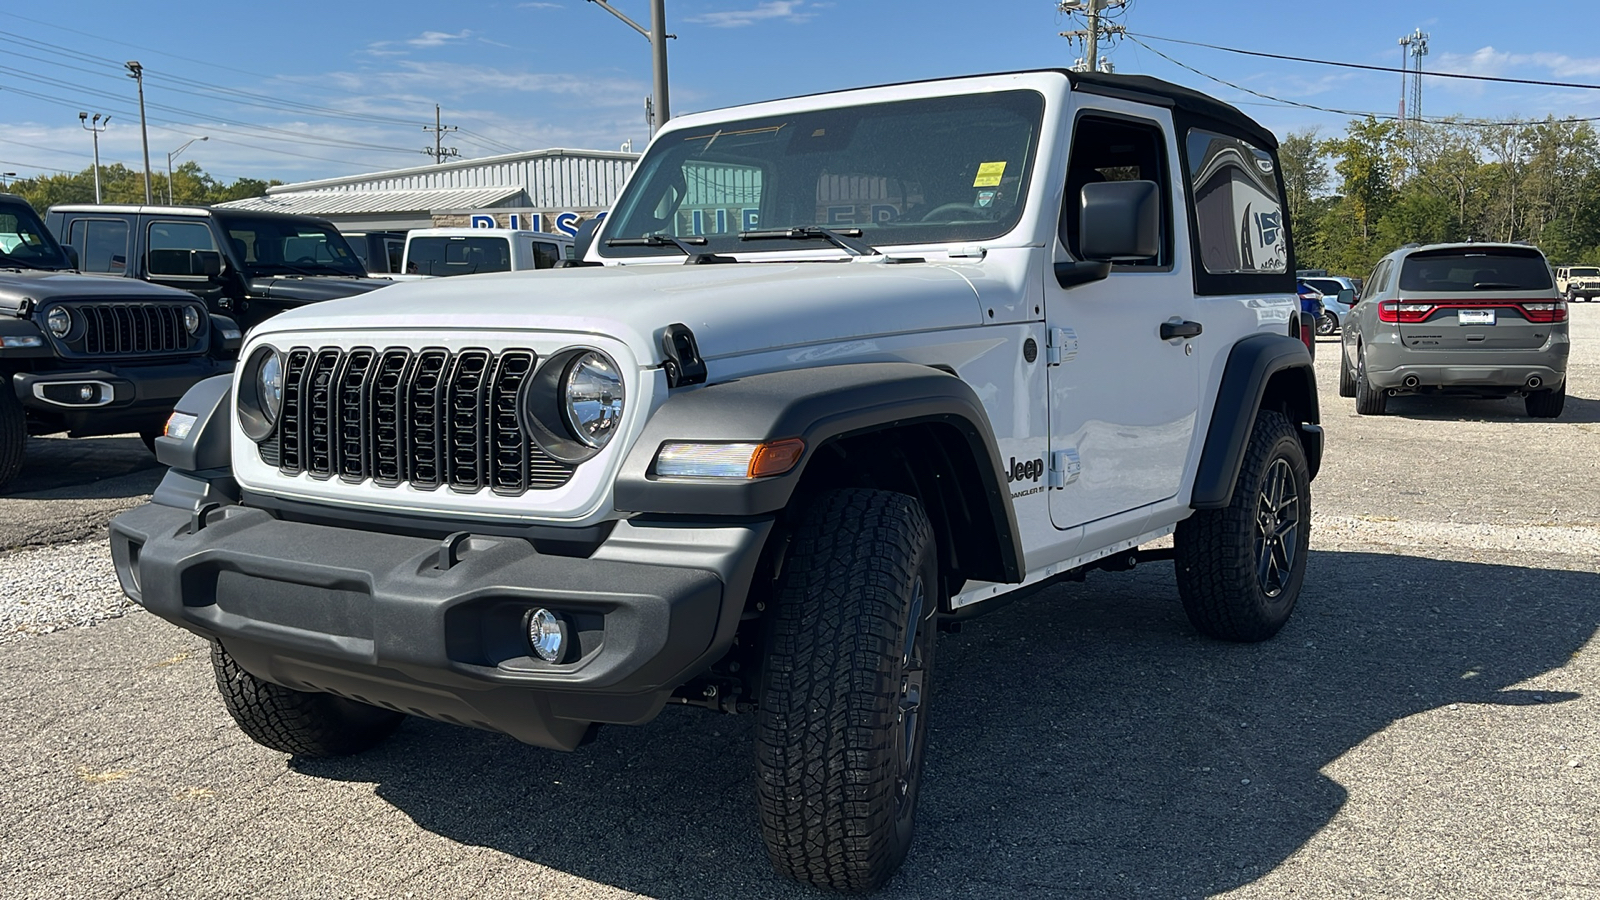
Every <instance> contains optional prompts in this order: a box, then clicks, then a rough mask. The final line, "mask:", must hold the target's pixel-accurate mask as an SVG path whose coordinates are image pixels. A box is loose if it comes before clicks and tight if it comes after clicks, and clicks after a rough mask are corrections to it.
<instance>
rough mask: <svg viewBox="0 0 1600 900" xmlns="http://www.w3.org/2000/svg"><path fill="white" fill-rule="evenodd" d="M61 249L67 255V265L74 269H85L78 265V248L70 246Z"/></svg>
mask: <svg viewBox="0 0 1600 900" xmlns="http://www.w3.org/2000/svg"><path fill="white" fill-rule="evenodd" d="M61 249H62V250H63V251H64V252H65V253H66V254H67V265H69V266H71V267H72V268H74V269H81V268H83V267H82V266H80V265H78V248H77V247H74V246H72V245H70V244H68V245H66V246H64V247H62V248H61Z"/></svg>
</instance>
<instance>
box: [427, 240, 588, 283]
mask: <svg viewBox="0 0 1600 900" xmlns="http://www.w3.org/2000/svg"><path fill="white" fill-rule="evenodd" d="M571 258H572V238H570V237H568V236H567V235H564V234H545V233H544V232H541V231H519V230H515V229H511V228H419V229H416V230H414V231H411V232H410V233H408V234H407V235H406V252H405V262H404V265H403V267H402V269H401V271H402V272H403V273H404V274H406V275H422V276H429V275H477V274H481V273H483V272H520V271H522V270H524V269H549V268H552V267H554V266H555V264H556V260H560V259H571Z"/></svg>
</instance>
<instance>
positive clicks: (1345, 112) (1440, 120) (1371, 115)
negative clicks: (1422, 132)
mask: <svg viewBox="0 0 1600 900" xmlns="http://www.w3.org/2000/svg"><path fill="white" fill-rule="evenodd" d="M1127 38H1128V40H1130V41H1133V42H1134V43H1135V44H1138V45H1139V46H1141V47H1143V48H1144V49H1146V50H1149V51H1150V52H1151V53H1154V54H1155V55H1157V56H1159V57H1161V58H1162V59H1164V60H1166V61H1167V62H1169V63H1172V64H1173V65H1175V66H1177V67H1179V68H1181V69H1187V70H1188V71H1190V72H1193V73H1194V74H1196V75H1199V76H1200V77H1201V78H1205V79H1209V80H1211V81H1215V82H1216V83H1217V84H1220V85H1223V86H1225V87H1231V88H1233V89H1234V90H1236V91H1242V92H1244V93H1246V94H1250V95H1251V96H1253V97H1260V98H1261V99H1263V100H1270V101H1272V102H1273V103H1274V104H1277V105H1280V106H1297V107H1300V108H1301V109H1310V110H1315V111H1317V112H1325V113H1331V114H1333V115H1337V116H1352V117H1354V118H1358V119H1384V120H1389V121H1394V120H1397V119H1398V118H1399V117H1398V116H1396V115H1393V114H1391V113H1375V112H1363V111H1361V110H1352V109H1335V108H1333V107H1328V106H1318V105H1316V104H1315V103H1302V102H1300V101H1298V100H1285V99H1284V98H1282V97H1274V96H1272V95H1271V94H1263V93H1262V92H1260V91H1257V90H1252V89H1250V88H1247V87H1245V86H1243V85H1240V84H1234V83H1233V82H1231V81H1227V80H1225V79H1222V78H1218V77H1217V76H1215V75H1211V74H1209V73H1206V72H1202V71H1200V70H1199V69H1196V68H1195V67H1194V66H1191V65H1189V64H1188V63H1186V62H1182V61H1180V60H1177V59H1174V58H1172V57H1171V56H1168V55H1167V54H1165V53H1162V52H1161V51H1160V50H1157V49H1156V48H1154V47H1152V46H1150V45H1149V44H1146V43H1145V42H1144V41H1141V40H1139V38H1138V36H1136V35H1133V34H1128V35H1127ZM1180 43H1193V42H1192V41H1183V42H1180ZM1393 71H1399V70H1398V69H1395V70H1393ZM1429 74H1433V73H1429ZM1418 121H1424V122H1433V123H1434V124H1449V125H1466V126H1470V127H1474V128H1485V127H1495V126H1507V125H1511V126H1514V125H1526V124H1528V123H1527V122H1482V121H1473V120H1470V119H1452V118H1449V117H1442V116H1436V117H1431V118H1418ZM1535 121H1537V120H1535ZM1556 121H1557V122H1600V116H1585V117H1581V118H1580V117H1575V116H1574V117H1568V118H1564V119H1557V120H1556Z"/></svg>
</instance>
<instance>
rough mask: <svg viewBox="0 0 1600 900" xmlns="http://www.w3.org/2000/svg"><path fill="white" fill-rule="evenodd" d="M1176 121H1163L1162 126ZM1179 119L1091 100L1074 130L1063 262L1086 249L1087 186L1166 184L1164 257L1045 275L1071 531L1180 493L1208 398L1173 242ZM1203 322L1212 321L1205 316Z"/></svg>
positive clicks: (1052, 381)
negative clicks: (1082, 222) (1101, 275)
mask: <svg viewBox="0 0 1600 900" xmlns="http://www.w3.org/2000/svg"><path fill="white" fill-rule="evenodd" d="M1163 125H1165V126H1166V127H1165V128H1163V127H1162V126H1163ZM1170 133H1171V123H1170V120H1168V121H1166V122H1164V123H1163V122H1157V121H1153V120H1150V119H1140V118H1133V117H1129V116H1125V115H1118V114H1114V113H1111V112H1101V111H1096V110H1094V109H1084V110H1081V111H1080V112H1079V115H1078V117H1077V120H1076V122H1075V124H1074V128H1073V143H1072V150H1071V156H1070V159H1069V165H1068V173H1067V183H1066V190H1065V192H1064V193H1065V196H1064V200H1063V207H1064V208H1063V210H1062V222H1061V227H1060V229H1059V236H1058V240H1059V243H1060V246H1058V247H1057V248H1056V254H1057V258H1058V259H1074V258H1078V254H1077V250H1078V245H1079V228H1080V226H1079V222H1078V215H1079V205H1080V202H1081V191H1082V187H1083V185H1084V184H1087V183H1090V182H1098V181H1125V180H1146V181H1153V182H1155V183H1156V184H1157V185H1158V186H1159V188H1160V195H1161V197H1162V203H1161V242H1160V247H1161V251H1160V253H1159V254H1158V255H1157V256H1155V257H1150V258H1146V259H1138V260H1127V261H1120V262H1118V263H1117V264H1116V265H1114V266H1112V269H1111V273H1110V275H1109V276H1108V277H1106V278H1105V279H1103V280H1100V281H1092V282H1089V283H1087V284H1079V285H1076V286H1073V287H1070V288H1062V287H1060V286H1059V284H1058V283H1057V281H1056V279H1055V278H1054V277H1048V276H1047V277H1046V279H1045V281H1046V287H1045V322H1046V326H1047V329H1048V335H1049V340H1048V346H1047V352H1046V360H1047V363H1048V372H1049V374H1048V378H1047V381H1048V384H1049V396H1050V410H1049V415H1050V449H1051V461H1050V462H1051V468H1052V469H1054V470H1056V471H1055V472H1053V473H1052V479H1053V483H1054V484H1057V485H1059V488H1058V489H1055V490H1051V491H1050V518H1051V520H1052V521H1053V522H1054V524H1055V526H1056V527H1057V528H1072V527H1076V526H1079V525H1084V524H1087V523H1092V522H1095V521H1097V520H1100V519H1104V518H1106V517H1108V516H1114V515H1116V514H1118V513H1122V512H1126V511H1128V510H1132V509H1137V508H1139V507H1142V506H1147V505H1149V504H1152V503H1157V502H1159V501H1162V500H1165V499H1167V498H1170V497H1172V496H1174V495H1175V494H1176V493H1177V491H1178V486H1179V483H1180V482H1181V481H1182V479H1183V473H1184V465H1185V461H1186V460H1187V458H1188V455H1189V447H1190V444H1191V442H1192V441H1193V440H1194V434H1195V416H1196V410H1197V406H1198V401H1199V377H1198V372H1197V362H1196V360H1197V357H1196V356H1195V355H1193V348H1192V347H1190V346H1189V345H1190V343H1191V341H1192V340H1193V338H1189V337H1181V336H1170V337H1165V338H1164V337H1163V335H1162V326H1163V325H1169V326H1171V330H1174V331H1177V332H1179V333H1180V334H1182V333H1184V332H1186V331H1187V330H1192V329H1193V327H1194V325H1195V320H1196V312H1195V309H1196V304H1195V298H1194V290H1193V285H1192V284H1191V281H1190V277H1189V274H1188V271H1187V269H1186V267H1185V265H1184V264H1183V262H1182V261H1181V260H1179V259H1178V258H1177V256H1176V253H1175V251H1174V231H1175V228H1174V223H1173V210H1174V209H1178V210H1181V209H1183V205H1182V204H1183V197H1182V193H1181V191H1182V187H1181V185H1179V184H1177V183H1176V182H1175V181H1174V179H1173V178H1172V174H1171V163H1170V161H1171V160H1172V159H1173V158H1174V157H1175V156H1176V152H1177V148H1176V146H1175V145H1174V144H1173V143H1172V142H1171V140H1170V139H1169V138H1168V135H1169V134H1170ZM1202 325H1203V323H1202Z"/></svg>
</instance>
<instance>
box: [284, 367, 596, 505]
mask: <svg viewBox="0 0 1600 900" xmlns="http://www.w3.org/2000/svg"><path fill="white" fill-rule="evenodd" d="M535 362H536V356H535V354H534V353H533V352H532V351H530V350H507V351H505V352H503V353H500V354H495V353H492V352H490V351H488V350H482V349H468V350H463V351H461V352H459V353H452V352H450V351H448V350H445V349H443V348H439V347H430V348H425V349H422V350H418V351H411V350H406V349H402V348H397V347H391V348H388V349H385V350H382V351H379V350H375V349H372V348H369V347H358V348H355V349H353V350H350V351H342V350H338V349H334V348H326V347H325V348H322V349H320V350H310V349H307V348H304V347H299V348H296V349H294V350H292V351H290V352H289V353H288V354H286V356H285V359H284V391H283V412H282V413H281V414H280V419H279V423H278V427H277V428H276V429H275V430H274V432H273V435H272V437H270V438H268V439H267V440H266V441H264V442H262V443H261V444H260V445H259V449H260V453H261V459H262V461H263V462H265V463H267V464H268V465H276V466H278V467H279V469H280V470H281V471H283V472H284V473H285V474H290V475H294V474H299V473H301V472H309V473H311V475H312V476H313V477H318V478H329V477H332V476H333V475H338V477H339V478H340V479H341V480H343V481H345V482H348V483H351V484H357V483H360V482H363V481H366V480H367V479H371V480H372V482H373V483H374V484H376V485H379V486H381V487H397V486H399V485H401V484H406V483H409V484H410V485H411V486H413V487H416V488H420V489H423V490H433V489H436V488H439V487H449V488H450V489H451V490H455V491H460V492H463V493H474V492H477V491H481V490H483V489H484V488H490V489H491V490H493V491H494V493H496V494H499V495H502V496H508V497H515V496H519V495H521V494H523V493H525V492H527V491H529V490H548V489H550V488H554V487H560V486H561V485H563V484H566V483H567V481H568V480H569V479H570V478H571V477H572V473H573V467H572V466H569V465H567V464H565V463H561V462H557V461H556V460H554V459H551V458H550V457H549V456H548V455H547V454H546V453H545V452H544V451H543V450H542V449H540V448H539V446H538V444H536V443H534V441H533V440H532V438H531V436H529V435H528V434H526V433H525V432H524V431H523V429H522V426H521V424H520V423H519V421H518V415H517V392H518V391H519V390H520V389H521V387H522V384H523V382H524V381H526V380H527V378H528V377H529V376H530V375H532V374H533V370H534V364H535Z"/></svg>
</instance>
